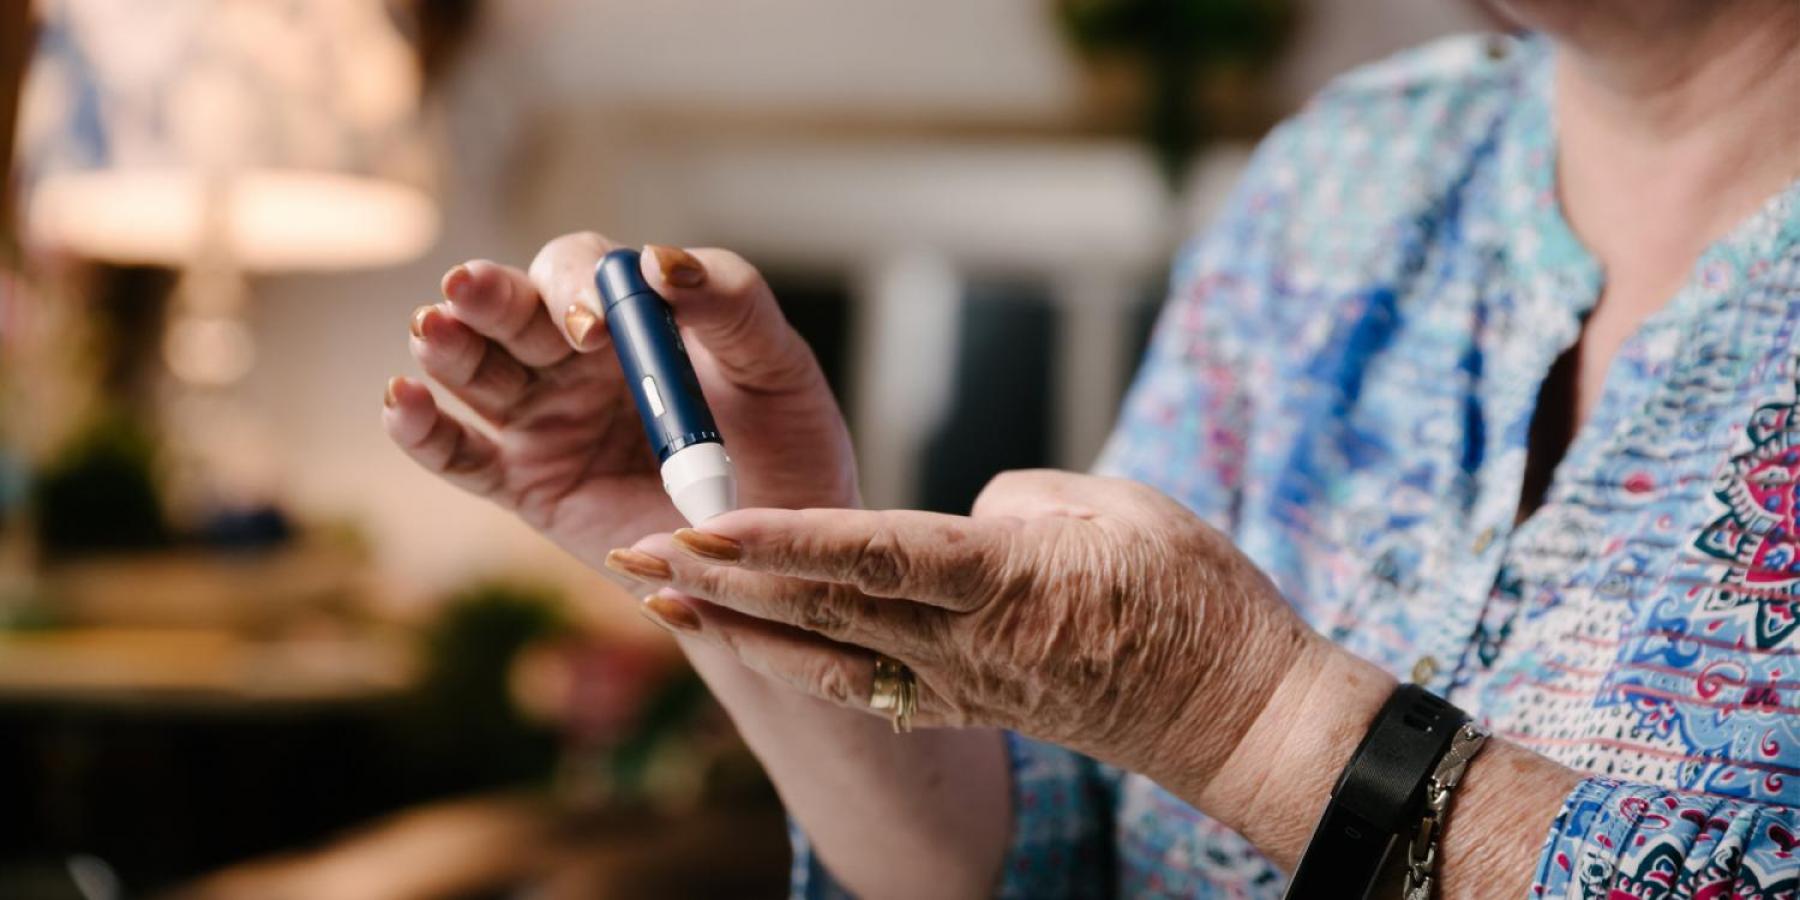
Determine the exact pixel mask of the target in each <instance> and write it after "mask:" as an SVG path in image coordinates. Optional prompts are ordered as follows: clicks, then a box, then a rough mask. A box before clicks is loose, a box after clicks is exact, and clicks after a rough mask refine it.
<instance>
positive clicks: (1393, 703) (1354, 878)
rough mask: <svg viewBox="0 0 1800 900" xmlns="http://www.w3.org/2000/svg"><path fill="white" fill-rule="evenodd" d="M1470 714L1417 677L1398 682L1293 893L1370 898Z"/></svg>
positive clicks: (1299, 899)
mask: <svg viewBox="0 0 1800 900" xmlns="http://www.w3.org/2000/svg"><path fill="white" fill-rule="evenodd" d="M1466 721H1468V717H1467V716H1466V715H1464V714H1463V713H1462V711H1461V710H1458V709H1457V708H1456V707H1454V706H1451V705H1450V704H1449V702H1448V701H1445V700H1444V699H1442V698H1440V697H1438V696H1437V695H1435V694H1432V693H1431V692H1430V691H1427V690H1425V689H1424V688H1422V687H1420V686H1418V685H1416V684H1403V685H1401V686H1400V687H1399V688H1398V689H1396V690H1395V691H1394V693H1393V695H1392V696H1390V697H1389V698H1388V701H1387V703H1385V704H1383V705H1382V707H1381V712H1380V713H1379V714H1377V715H1376V716H1375V724H1374V725H1372V726H1370V728H1369V733H1368V734H1366V735H1364V736H1363V740H1362V743H1361V744H1360V745H1358V746H1357V748H1356V753H1355V754H1354V755H1352V756H1351V757H1350V764H1349V765H1348V766H1345V767H1344V774H1343V775H1341V776H1339V778H1338V782H1337V786H1336V787H1334V788H1333V789H1332V791H1331V802H1330V803H1329V804H1327V805H1326V807H1325V815H1324V816H1323V817H1322V818H1320V820H1319V827H1318V828H1317V829H1315V830H1314V831H1313V836H1312V840H1311V841H1309V842H1308V843H1307V845H1306V852H1305V853H1304V854H1302V855H1301V857H1300V865H1299V866H1298V867H1297V868H1296V869H1295V870H1294V877H1293V878H1292V879H1290V880H1289V882H1288V889H1287V894H1286V895H1285V897H1286V900H1323V898H1334V900H1335V898H1354V900H1362V898H1366V897H1367V896H1368V895H1369V892H1370V891H1371V890H1372V889H1373V888H1374V887H1375V879H1376V878H1377V877H1378V876H1379V875H1380V874H1381V865H1382V863H1383V862H1384V861H1385V860H1386V859H1387V855H1388V851H1389V850H1391V849H1392V848H1393V846H1394V843H1395V840H1394V839H1395V838H1396V837H1398V836H1400V834H1401V833H1402V832H1403V831H1405V830H1406V829H1408V828H1411V827H1413V826H1415V825H1417V824H1418V818H1419V815H1420V811H1421V809H1422V806H1423V804H1424V800H1425V783H1426V781H1427V780H1429V779H1430V778H1431V772H1432V769H1433V768H1435V767H1436V766H1437V762H1438V760H1439V759H1440V758H1442V757H1443V755H1444V752H1445V751H1446V750H1448V749H1449V748H1450V741H1451V739H1452V738H1454V737H1455V736H1456V730H1457V729H1458V728H1461V727H1462V725H1463V723H1464V722H1466Z"/></svg>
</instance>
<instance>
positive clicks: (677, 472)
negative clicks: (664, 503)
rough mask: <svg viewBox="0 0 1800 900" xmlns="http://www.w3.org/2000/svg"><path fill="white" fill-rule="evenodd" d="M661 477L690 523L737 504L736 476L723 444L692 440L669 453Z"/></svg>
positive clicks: (670, 496) (707, 517)
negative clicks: (692, 442)
mask: <svg viewBox="0 0 1800 900" xmlns="http://www.w3.org/2000/svg"><path fill="white" fill-rule="evenodd" d="M662 481H663V490H665V491H667V492H668V494H669V499H670V500H673V501H675V508H676V509H677V510H680V512H681V515H682V517H683V518H685V519H687V520H688V524H690V525H699V524H700V523H701V522H704V521H706V520H707V519H710V518H712V517H713V516H716V515H719V514H720V513H727V512H730V511H732V510H734V509H736V508H737V479H736V478H735V477H733V474H732V471H731V457H729V456H727V455H726V454H725V446H724V445H723V444H717V443H705V444H690V445H689V446H686V447H683V448H681V449H680V450H677V451H675V452H674V453H672V454H670V455H669V458H668V459H666V460H664V461H663V464H662Z"/></svg>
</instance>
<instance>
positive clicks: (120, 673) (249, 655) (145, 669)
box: [0, 628, 413, 712]
mask: <svg viewBox="0 0 1800 900" xmlns="http://www.w3.org/2000/svg"><path fill="white" fill-rule="evenodd" d="M410 662H411V661H410V659H409V657H408V655H407V653H406V651H405V648H404V647H403V646H399V645H396V644H393V643H390V642H384V641H380V640H372V639H367V638H359V639H348V638H326V639H312V640H307V639H286V640H275V641H257V640H247V639H245V638H242V637H238V636H236V635H233V634H231V633H228V632H224V631H214V630H210V629H200V628H187V629H176V628H160V629H157V628H70V629H56V630H50V631H43V632H29V631H26V632H8V633H0V704H11V705H22V704H38V705H67V706H76V705H87V706H109V707H114V708H120V709H141V710H146V711H153V712H154V711H164V710H170V709H200V710H211V711H226V712H229V711H232V710H236V709H248V708H251V707H258V706H262V707H273V706H278V705H287V706H300V705H320V704H335V703H377V702H382V701H386V700H391V699H394V698H395V697H397V696H399V695H400V694H401V693H402V692H403V691H405V690H406V689H407V688H409V687H411V685H412V680H413V672H412V666H411V665H410Z"/></svg>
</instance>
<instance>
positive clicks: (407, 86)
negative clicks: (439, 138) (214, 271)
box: [19, 0, 438, 271]
mask: <svg viewBox="0 0 1800 900" xmlns="http://www.w3.org/2000/svg"><path fill="white" fill-rule="evenodd" d="M38 11H39V16H40V18H41V20H42V29H41V31H40V33H39V36H38V41H37V48H36V56H35V58H34V59H33V62H32V66H31V69H30V70H29V72H28V74H27V77H26V85H25V92H24V101H23V105H22V110H21V114H20V123H21V124H20V141H19V149H20V161H21V166H22V171H21V175H22V178H21V181H22V184H23V187H24V190H23V191H22V200H23V210H22V212H23V221H24V225H25V229H24V233H25V235H26V237H27V239H28V240H29V241H31V242H32V243H33V244H37V245H44V246H49V247H54V248H59V249H64V250H68V251H71V252H73V253H76V254H79V255H82V256H86V257H91V258H95V259H103V260H109V261H116V262H132V263H160V264H165V265H176V266H193V265H196V264H207V265H218V264H224V265H227V266H229V267H230V268H232V269H234V270H239V271H271V270H294V269H310V268H333V269H337V268H350V267H360V266H377V265H386V264H393V263H397V262H402V261H405V260H407V259H409V258H412V257H415V256H417V255H419V254H421V253H423V252H424V251H425V250H426V249H427V248H428V247H429V246H430V244H431V242H432V241H433V240H434V239H435V237H436V233H437V225H438V212H437V207H436V204H435V203H434V202H433V200H432V198H431V195H430V194H429V193H428V192H427V190H426V188H427V186H428V185H429V184H430V180H431V176H432V174H433V172H432V159H431V155H430V153H429V152H428V144H427V142H426V140H425V139H424V129H423V128H422V127H421V110H420V103H419V99H420V77H419V73H418V66H417V63H416V59H415V57H414V55H413V53H412V52H411V50H410V48H409V47H408V46H407V44H406V42H405V40H404V39H403V38H402V37H401V35H400V34H399V33H398V31H397V30H396V29H395V27H394V24H393V22H392V21H391V19H390V18H389V14H388V10H387V8H386V6H385V5H384V3H383V2H382V0H153V2H150V0H47V2H40V4H39V9H38Z"/></svg>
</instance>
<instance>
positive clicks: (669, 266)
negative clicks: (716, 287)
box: [644, 244, 706, 288]
mask: <svg viewBox="0 0 1800 900" xmlns="http://www.w3.org/2000/svg"><path fill="white" fill-rule="evenodd" d="M644 249H645V250H647V251H649V253H650V256H651V258H652V259H655V260H656V267H657V268H658V269H659V270H661V271H662V276H663V279H664V280H666V281H668V282H669V283H670V284H672V285H674V286H676V287H681V288H695V287H699V286H700V285H702V284H705V283H706V268H705V267H704V266H702V265H700V260H699V259H697V258H696V257H695V256H694V254H692V253H689V252H687V251H686V250H683V249H681V248H680V247H670V246H667V245H665V244H649V245H647V246H645V247H644Z"/></svg>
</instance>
